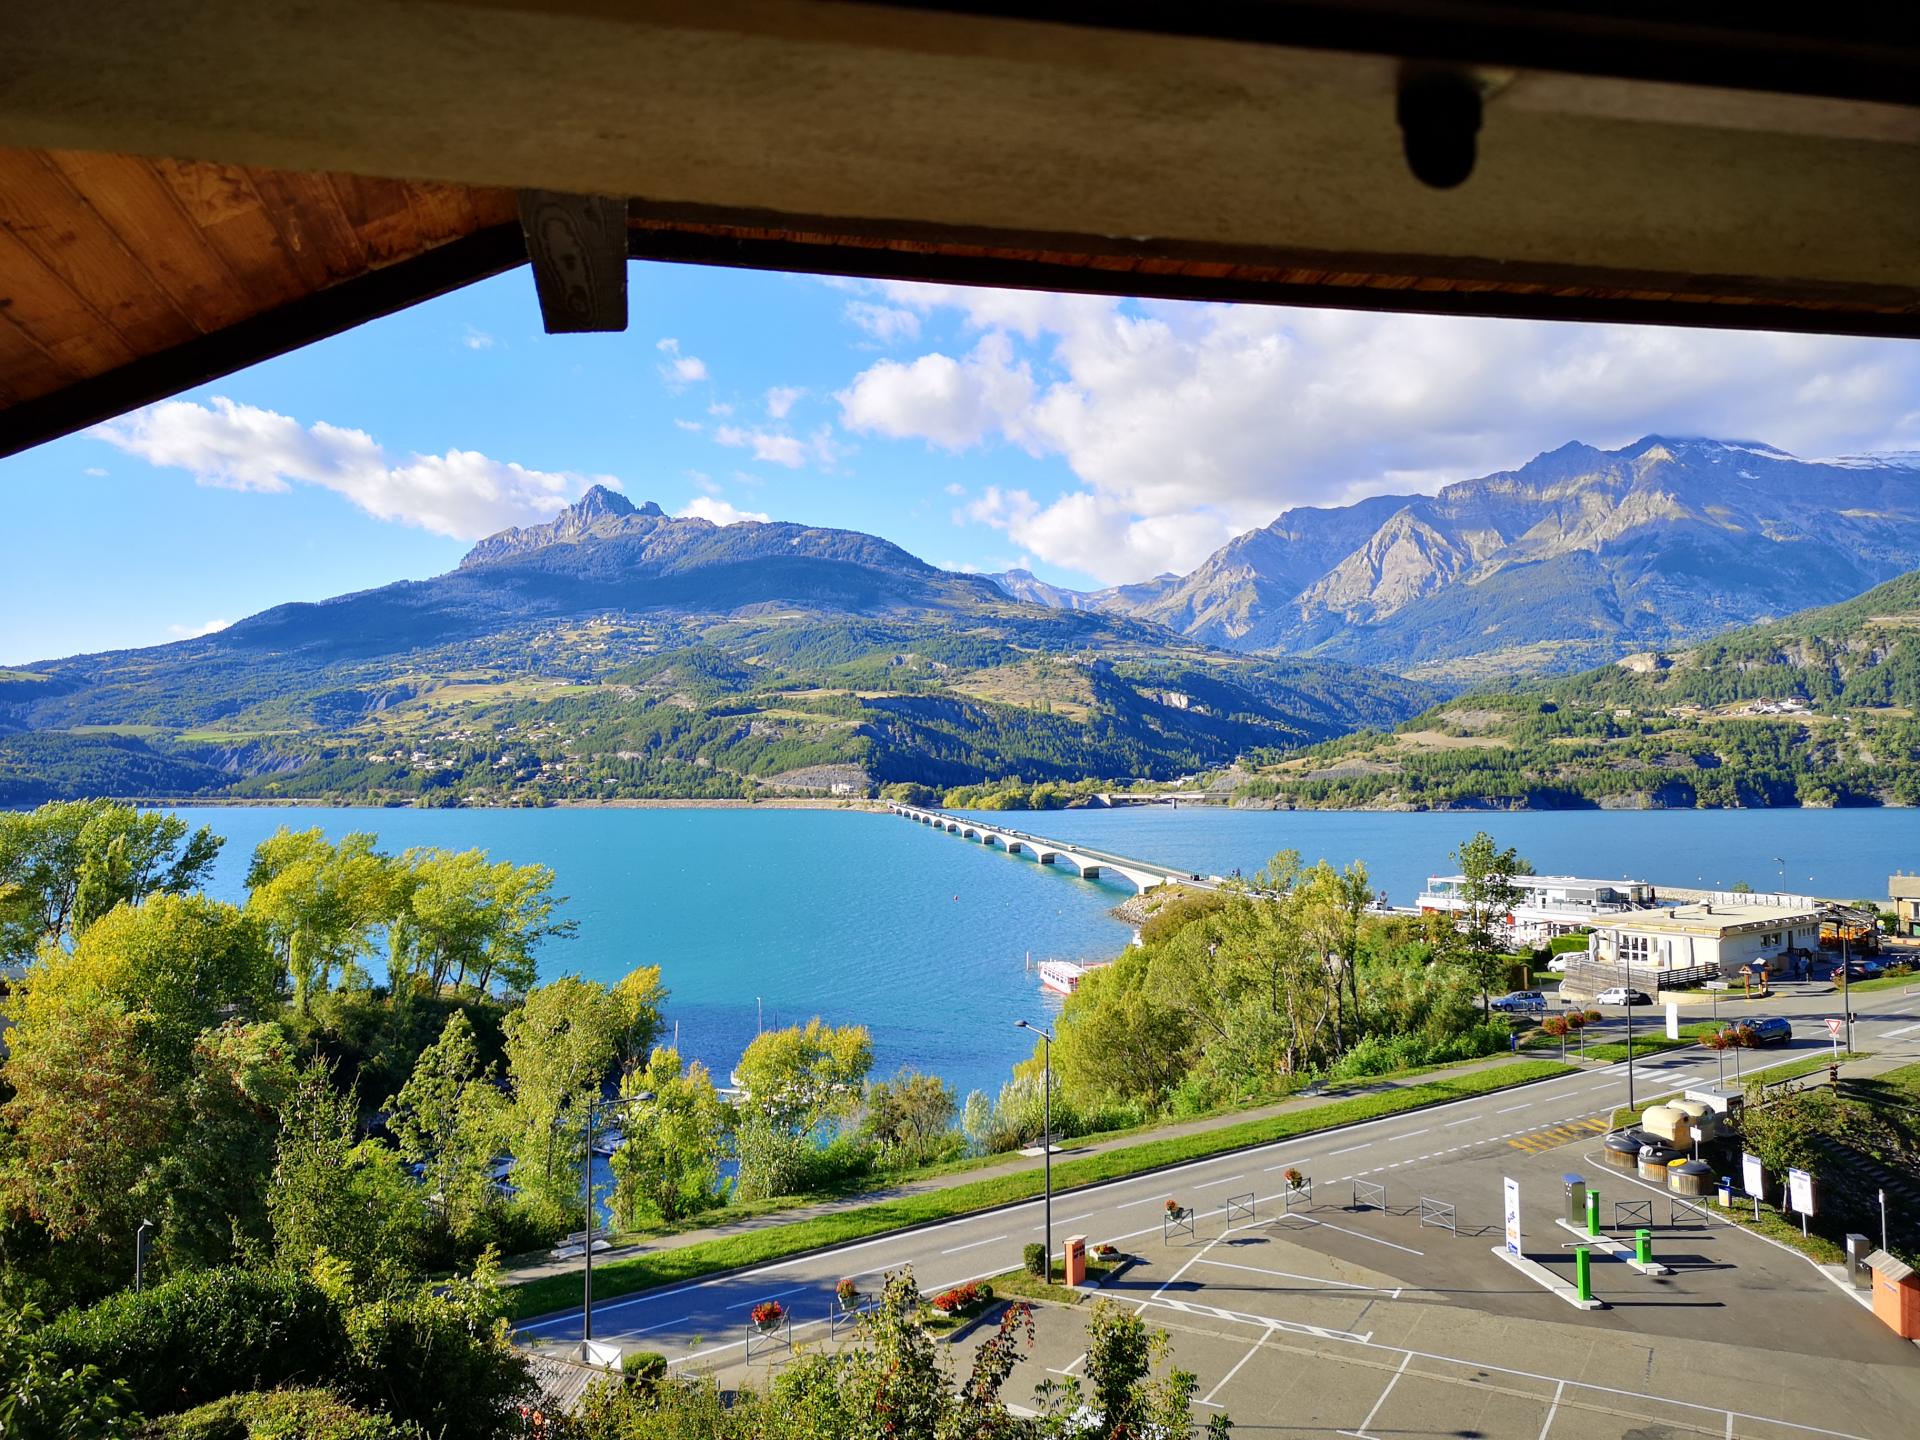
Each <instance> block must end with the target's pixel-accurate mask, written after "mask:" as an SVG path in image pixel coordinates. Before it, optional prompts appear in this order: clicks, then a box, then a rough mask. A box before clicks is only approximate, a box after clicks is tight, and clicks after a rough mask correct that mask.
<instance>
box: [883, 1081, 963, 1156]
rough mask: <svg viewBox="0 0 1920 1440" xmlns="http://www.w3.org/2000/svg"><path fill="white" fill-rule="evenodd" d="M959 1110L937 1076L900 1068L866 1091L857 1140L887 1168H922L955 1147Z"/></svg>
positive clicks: (948, 1089) (950, 1093) (945, 1086)
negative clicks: (955, 1130)
mask: <svg viewBox="0 0 1920 1440" xmlns="http://www.w3.org/2000/svg"><path fill="white" fill-rule="evenodd" d="M958 1110H959V1106H958V1105H957V1104H956V1103H955V1101H954V1098H953V1091H952V1090H951V1089H950V1088H948V1086H947V1082H946V1081H944V1080H942V1079H941V1078H940V1077H939V1076H938V1075H922V1074H921V1073H920V1072H919V1071H917V1070H908V1069H902V1070H901V1071H900V1072H899V1073H898V1074H896V1075H895V1076H894V1077H893V1078H892V1079H891V1080H876V1081H875V1082H874V1083H873V1084H871V1085H869V1086H868V1087H867V1093H866V1098H865V1100H864V1102H863V1104H862V1109H861V1116H860V1135H861V1138H862V1139H864V1140H866V1141H867V1142H868V1143H869V1144H871V1145H873V1146H874V1148H875V1149H877V1150H878V1151H879V1152H880V1156H881V1159H882V1160H883V1161H884V1162H885V1163H887V1164H890V1165H896V1166H906V1165H918V1164H922V1163H925V1162H926V1161H928V1160H932V1159H936V1158H940V1157H941V1155H942V1154H943V1152H948V1151H950V1150H951V1148H952V1146H953V1144H954V1143H955V1142H957V1140H958V1138H959V1137H958V1136H956V1135H955V1134H954V1131H953V1118H954V1116H955V1114H956V1113H958Z"/></svg>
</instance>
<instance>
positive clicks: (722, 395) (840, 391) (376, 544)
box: [0, 264, 1920, 663]
mask: <svg viewBox="0 0 1920 1440" xmlns="http://www.w3.org/2000/svg"><path fill="white" fill-rule="evenodd" d="M631 285H632V304H631V310H632V317H633V318H632V324H631V327H630V329H629V330H628V331H627V332H626V333H625V334H622V335H615V336H558V337H549V336H546V335H543V334H542V333H541V332H540V326H539V317H538V313H537V311H536V309H535V306H534V301H533V291H532V285H531V282H530V280H529V278H528V276H527V274H526V273H525V272H524V271H521V272H516V273H513V274H509V275H504V276H501V277H499V278H497V279H495V280H492V281H490V282H487V283H485V284H482V285H478V286H474V287H472V288H470V289H468V290H465V291H462V292H459V293H456V294H453V295H449V296H445V297H442V298H441V299H439V300H436V301H433V302H431V303H429V304H426V305H423V306H420V307H417V308H416V309H414V310H411V311H408V312H406V313H403V314H400V315H396V316H391V317H389V318H387V319H384V320H381V321H377V322H375V323H373V324H370V325H367V326H363V327H362V328H360V329H359V330H357V331H354V332H352V333H350V334H347V335H343V336H339V337H336V338H334V339H332V340H329V341H325V342H323V343H321V344H318V345H315V346H312V347H310V348H308V349H306V350H304V351H301V352H298V353H296V354H292V355H287V356H283V357H281V358H279V359H277V360H273V361H270V362H268V363H266V364H263V365H259V366H256V367H254V368H252V369H250V370H247V371H244V372H241V373H239V374H236V375H232V376H229V377H227V378H225V379H223V380H220V381H218V382H216V383H215V384H213V385H209V386H206V387H203V388H201V389H198V390H194V391H190V392H187V393H186V394H184V395H182V396H180V397H177V399H176V400H175V401H172V402H167V403H165V404H163V405H161V406H157V407H150V408H149V409H148V410H147V411H144V412H137V413H136V414H135V415H134V416H131V417H123V419H122V420H120V421H116V422H113V423H111V424H109V425H107V426H104V427H100V428H99V429H98V430H96V431H94V432H89V433H87V434H82V435H75V436H71V437H69V438H67V439H64V440H60V441H57V442H54V443H52V444H49V445H46V446H43V447H41V448H39V449H38V450H35V451H32V452H30V453H28V454H25V455H21V456H16V457H14V458H12V459H9V460H6V461H0V496H4V503H5V506H6V515H7V517H8V518H7V524H8V527H9V529H10V530H12V531H13V532H14V533H15V534H17V535H18V536H20V537H23V538H24V542H25V543H22V544H18V545H15V546H12V547H9V556H8V562H9V563H8V567H7V569H6V570H5V572H4V574H0V663H8V662H13V663H18V662H24V661H28V660H34V659H42V658H48V657H52V656H58V655H63V654H70V653H75V652H78V651H84V650H95V649H104V648H110V647H118V646H127V645H146V644H157V643H162V642H164V641H166V640H168V639H171V638H178V637H179V636H182V635H185V634H190V633H193V632H195V631H197V630H199V629H202V628H203V627H207V626H209V625H213V624H217V623H220V622H230V621H232V620H235V619H238V618H240V617H241V616H243V615H247V614H250V613H253V612H254V611H257V610H260V609H263V608H265V607H266V606H269V605H272V604H276V603H279V602H281V601H285V600H296V599H317V598H320V597H323V596H327V595H334V594H339V593H342V592H345V591H349V590H355V589H361V588H365V587H368V586H374V585H380V584H385V583H387V582H389V581H392V580H397V579H402V578H407V577H419V576H425V575H430V574H434V573H437V572H439V571H442V570H445V569H448V568H450V567H451V566H452V565H454V564H455V563H457V561H458V560H459V558H460V556H461V555H462V554H463V553H464V552H465V550H466V549H467V547H468V545H469V544H471V542H472V540H473V539H475V538H478V537H479V536H480V535H482V534H485V533H489V532H490V531H492V530H494V529H497V528H500V527H501V526H502V525H504V524H509V523H532V522H535V521H538V520H540V519H543V518H546V516H548V515H550V514H551V513H552V511H553V510H554V509H555V508H557V507H558V506H559V505H561V504H564V503H566V501H568V500H570V499H572V498H573V497H575V496H577V495H578V494H579V492H580V491H581V490H582V489H584V488H585V487H586V486H587V485H588V484H591V483H593V482H594V481H596V480H601V479H606V478H609V477H611V479H612V480H613V481H614V482H615V483H617V484H618V485H619V486H620V487H621V488H623V489H624V490H625V491H626V493H627V494H628V495H629V496H630V497H632V498H633V499H635V500H636V501H638V500H645V499H654V500H658V501H659V502H660V503H661V504H662V505H663V506H665V507H666V508H667V509H668V510H669V511H671V512H674V513H696V514H704V515H706V516H707V517H708V518H712V519H715V520H717V521H723V522H724V521H728V520H733V519H736V518H738V517H740V516H743V515H744V516H771V517H772V518H774V519H779V520H797V521H803V522H806V523H810V524H816V525H833V526H844V527H848V528H853V529H861V530H867V531H870V532H873V533H876V534H880V535H884V536H886V537H887V538H888V539H891V540H894V541H896V542H897V543H899V544H901V545H904V546H905V547H906V548H908V549H909V550H911V551H913V552H914V553H916V554H918V555H921V556H923V557H924V558H926V559H928V560H930V561H932V562H934V563H936V564H941V565H947V566H952V567H956V568H974V569H987V570H993V569H1001V568H1007V567H1009V566H1011V565H1014V564H1024V565H1026V566H1028V567H1029V568H1031V569H1033V570H1034V571H1035V572H1036V573H1038V574H1040V575H1041V576H1042V577H1043V578H1047V579H1051V580H1054V581H1056V582H1057V583H1062V584H1069V585H1076V586H1081V587H1091V586H1095V585H1099V584H1110V583H1118V582H1122V581H1127V580H1136V579H1142V578H1145V577H1146V576H1149V575H1152V574H1155V573H1158V572H1159V571H1162V570H1176V571H1184V570H1186V569H1190V568H1192V566H1193V565H1195V564H1197V563H1199V561H1200V560H1202V559H1204V558H1205V556H1206V555H1207V554H1208V553H1210V552H1211V551H1212V550H1213V549H1214V548H1216V547H1217V546H1218V545H1219V544H1221V543H1223V542H1224V541H1225V540H1226V539H1228V538H1230V537H1231V536H1232V535H1233V534H1236V533H1238V532H1240V531H1242V530H1245V529H1248V528H1251V527H1253V526H1255V525H1260V524H1265V523H1266V522H1267V521H1269V520H1271V519H1272V518H1273V517H1274V515H1276V514H1277V513H1278V512H1279V511H1281V510H1282V509H1284V508H1286V507H1287V506H1289V505H1295V504H1338V503H1345V502H1348V501H1351V500H1353V499H1357V498H1360V497H1361V496H1363V495H1367V494H1372V493H1377V492H1380V491H1386V490H1391V491H1415V490H1432V489H1435V488H1437V487H1438V486H1439V485H1441V484H1444V483H1446V482H1447V481H1449V480H1454V479H1460V478H1465V477H1467V476H1470V475H1476V474H1483V473H1487V472H1488V471H1491V470H1495V469H1500V468H1503V467H1507V466H1512V465H1517V464H1519V463H1522V462H1523V461H1525V460H1526V459H1527V458H1529V457H1530V456H1531V455H1533V454H1535V453H1537V452H1538V451H1540V450H1543V449H1548V448H1552V447H1553V446H1556V445H1559V444H1561V443H1564V442H1565V441H1567V440H1569V439H1580V440H1586V441H1588V442H1590V443H1593V444H1599V445H1614V444H1623V443H1625V442H1627V441H1629V440H1631V439H1633V438H1635V437H1637V436H1638V435H1641V434H1644V433H1647V432H1649V431H1654V430H1661V431H1668V432H1679V433H1707V434H1717V435H1723V436H1724V435H1740V436H1746V437H1752V438H1758V439H1763V440H1767V441H1769V442H1771V443H1774V444H1777V445H1781V446H1783V447H1785V448H1787V449H1789V450H1792V451H1794V452H1795V453H1798V454H1802V455H1807V456H1818V455H1826V454H1836V453H1852V452H1857V451H1863V450H1874V449H1890V448H1903V449H1913V448H1920V347H1917V346H1915V345H1912V344H1909V343H1903V342H1888V341H1858V340H1844V339H1831V338H1817V337H1793V336H1750V335H1738V334H1724V333H1716V332H1701V331H1679V330H1633V329H1627V328H1623V327H1602V326H1580V325H1540V324H1525V323H1521V322H1507V321H1475V320H1452V319H1434V318H1418V317H1408V316H1393V315H1350V314H1341V313H1337V312H1324V311H1304V310H1285V309H1275V308H1258V307H1232V306H1213V305H1176V304H1163V303H1143V302H1136V301H1113V300H1104V299H1095V298H1087V297H1063V296H1051V295H1041V294H1023V293H1014V292H999V291H980V290H973V291H968V290H961V289H954V288H947V287H926V286H921V287H916V286H904V285H887V284H875V283H868V282H854V281H834V280H826V279H820V278H815V277H804V276H787V275H769V274H755V273H751V272H740V271H727V270H706V269H701V268H698V267H685V266H661V265H639V264H636V265H634V266H632V267H631Z"/></svg>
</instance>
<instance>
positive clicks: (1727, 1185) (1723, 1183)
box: [1720, 1175, 1733, 1210]
mask: <svg viewBox="0 0 1920 1440" xmlns="http://www.w3.org/2000/svg"><path fill="white" fill-rule="evenodd" d="M1720 1208H1721V1209H1722V1210H1731V1209H1732V1208H1733V1177H1732V1176H1731V1175H1722V1176H1721V1177H1720Z"/></svg>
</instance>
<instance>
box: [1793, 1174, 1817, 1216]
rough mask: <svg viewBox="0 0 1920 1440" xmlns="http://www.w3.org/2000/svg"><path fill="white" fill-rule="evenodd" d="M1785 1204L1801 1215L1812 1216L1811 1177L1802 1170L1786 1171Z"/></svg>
mask: <svg viewBox="0 0 1920 1440" xmlns="http://www.w3.org/2000/svg"><path fill="white" fill-rule="evenodd" d="M1787 1203H1788V1204H1789V1205H1791V1206H1792V1207H1793V1208H1794V1209H1795V1210H1797V1211H1799V1212H1800V1213H1801V1214H1802V1215H1811V1214H1813V1176H1811V1175H1809V1174H1808V1173H1807V1172H1806V1171H1804V1170H1789V1171H1787Z"/></svg>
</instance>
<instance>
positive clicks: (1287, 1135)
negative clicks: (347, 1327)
mask: <svg viewBox="0 0 1920 1440" xmlns="http://www.w3.org/2000/svg"><path fill="white" fill-rule="evenodd" d="M1573 1068H1574V1067H1572V1066H1570V1065H1561V1064H1559V1063H1558V1062H1556V1061H1552V1060H1521V1061H1515V1062H1510V1063H1508V1064H1505V1065H1497V1066H1494V1067H1492V1068H1490V1069H1486V1070H1479V1071H1474V1072H1472V1073H1470V1074H1466V1075H1460V1076H1455V1077H1453V1078H1452V1079H1447V1080H1425V1081H1421V1082H1419V1083H1418V1084H1413V1085H1405V1086H1401V1087H1399V1088H1397V1089H1393V1090H1386V1091H1381V1092H1379V1093H1376V1094H1368V1095H1355V1096H1352V1097H1350V1098H1347V1099H1341V1100H1332V1101H1328V1102H1326V1103H1324V1104H1320V1105H1315V1106H1312V1107H1310V1108H1307V1109H1301V1110H1290V1111H1286V1112H1284V1113H1282V1114H1279V1115H1269V1116H1264V1117H1262V1118H1260V1119H1258V1120H1248V1121H1243V1122H1241V1123H1240V1124H1237V1125H1225V1126H1222V1127H1220V1128H1219V1129H1216V1130H1205V1131H1200V1132H1198V1133H1196V1134H1191V1135H1179V1136H1170V1137H1167V1138H1165V1139H1160V1140H1144V1141H1142V1142H1141V1143H1140V1144H1138V1145H1130V1146H1127V1147H1126V1148H1125V1149H1119V1150H1108V1151H1105V1152H1103V1153H1101V1154H1098V1155H1084V1156H1081V1157H1079V1158H1078V1159H1073V1160H1066V1161H1058V1162H1056V1163H1055V1164H1054V1167H1053V1182H1054V1191H1055V1193H1056V1194H1057V1193H1059V1192H1060V1191H1063V1190H1070V1189H1073V1188H1075V1187H1078V1186H1082V1185H1094V1184H1099V1183H1100V1182H1102V1181H1107V1180H1118V1179H1122V1178H1124V1177H1126V1176H1129V1175H1137V1174H1141V1173H1143V1172H1145V1171H1149V1170H1158V1169H1162V1168H1164V1167H1166V1166H1169V1165H1178V1164H1182V1163H1184V1162H1186V1161H1189V1160H1200V1159H1204V1158H1206V1157H1207V1156H1209V1155H1218V1154H1222V1153H1224V1152H1226V1151H1230V1150H1241V1149H1245V1148H1247V1147H1249V1146H1253V1145H1265V1144H1271V1143H1273V1142H1274V1141H1277V1140H1287V1139H1291V1138H1293V1137H1294V1136H1298V1135H1306V1134H1311V1133H1313V1132H1315V1131H1318V1130H1330V1129H1333V1128H1335V1127H1336V1126H1341V1125H1352V1124H1356V1123H1358V1122H1360V1121H1363V1120H1375V1119H1378V1118H1380V1117H1381V1116H1383V1115H1394V1114H1398V1113H1400V1112H1402V1111H1406V1110H1416V1109H1420V1108H1422V1107H1423V1106H1428V1105H1439V1104H1443V1103H1445V1102H1446V1101H1449V1100H1465V1099H1470V1098H1472V1097H1473V1096H1476V1095H1486V1094H1491V1093H1492V1092H1494V1091H1497V1090H1505V1089H1509V1088H1511V1087H1512V1086H1515V1085H1523V1084H1526V1083H1528V1082H1530V1081H1534V1080H1546V1079H1551V1078H1553V1077H1554V1076H1557V1075H1564V1074H1570V1073H1572V1071H1573ZM998 1158H999V1159H1001V1160H1004V1159H1005V1158H1006V1157H1004V1156H1003V1157H998ZM1041 1186H1042V1175H1041V1170H1040V1168H1039V1167H1038V1166H1035V1167H1033V1168H1032V1169H1029V1170H1023V1171H1021V1172H1019V1173H1017V1174H1012V1175H996V1176H993V1177H991V1178H988V1179H983V1180H975V1181H972V1182H970V1183H967V1184H963V1185H954V1186H950V1187H948V1188H946V1189H943V1190H933V1191H929V1192H927V1193H925V1194H920V1195H905V1196H901V1197H899V1198H898V1199H893V1200H881V1201H876V1202H874V1203H873V1204H869V1205H858V1206H852V1207H849V1208H848V1209H846V1210H841V1211H838V1212H836V1213H834V1214H831V1215H820V1216H815V1217H814V1218H812V1219H808V1220H796V1221H794V1222H793V1223H792V1224H788V1225H774V1226H768V1227H767V1228H765V1229H762V1230H756V1231H753V1232H751V1233H749V1234H745V1235H729V1236H726V1237H724V1238H720V1239H715V1240H701V1241H697V1242H695V1243H693V1244H690V1245H683V1246H680V1247H678V1248H676V1249H671V1250H661V1251H657V1252H655V1253H653V1254H648V1255H636V1256H634V1257H633V1258H631V1259H627V1260H611V1261H608V1262H606V1263H604V1264H600V1265H596V1266H594V1270H593V1292H594V1295H595V1297H596V1298H598V1299H603V1300H604V1299H611V1298H613V1297H614V1296H616V1295H626V1294H631V1293H632V1292H634V1291H636V1290H645V1289H648V1288H650V1287H652V1286H655V1285H664V1284H669V1283H672V1282H674V1281H680V1280H689V1279H693V1278H695V1277H697V1276H702V1275H713V1274H717V1273H719V1272H721V1271H724V1270H734V1269H738V1268H740V1267H742V1266H748V1265H763V1264H767V1263H769V1262H771V1261H774V1260H782V1259H786V1258H788V1257H789V1256H793V1255H798V1254H801V1253H803V1252H805V1251H809V1250H819V1249H824V1248H827V1247H830V1246H834V1245H844V1244H848V1243H850V1242H852V1241H855V1240H864V1239H867V1238H869V1237H871V1236H874V1235H880V1234H884V1233H886V1232H887V1231H890V1230H902V1229H906V1228H908V1227H911V1226H915V1225H924V1224H928V1223H930V1222H932V1221H937V1220H947V1219H951V1218H953V1217H955V1216H958V1215H966V1214H969V1213H971V1212H973V1211H977V1210H989V1209H992V1208H994V1207H995V1206H999V1205H1008V1204H1012V1203H1015V1202H1017V1201H1021V1200H1028V1199H1031V1198H1033V1197H1034V1196H1036V1195H1038V1194H1039V1193H1040V1191H1041ZM579 1293H580V1280H579V1277H578V1276H576V1275H571V1274H567V1275H546V1276H541V1277H540V1278H538V1279H535V1280H529V1281H527V1282H525V1283H523V1284H521V1285H518V1286H515V1287H514V1288H513V1290H512V1292H511V1295H510V1304H511V1307H512V1308H511V1314H512V1316H513V1318H514V1319H517V1320H521V1319H527V1318H529V1317H531V1316H535V1315H544V1314H546V1313H548V1312H550V1311H555V1310H562V1309H565V1308H566V1307H567V1306H568V1305H569V1304H571V1303H575V1302H576V1301H577V1298H578V1296H579Z"/></svg>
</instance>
